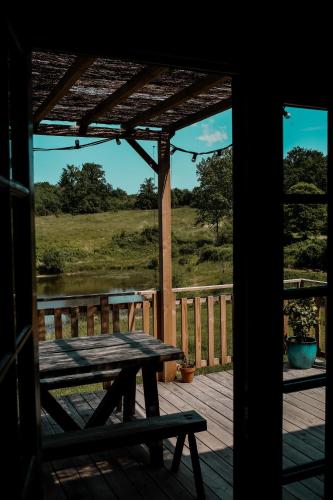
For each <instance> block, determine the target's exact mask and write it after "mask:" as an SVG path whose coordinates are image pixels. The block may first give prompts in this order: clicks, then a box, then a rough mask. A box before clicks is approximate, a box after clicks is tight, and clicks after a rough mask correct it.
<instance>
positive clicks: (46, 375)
mask: <svg viewBox="0 0 333 500" xmlns="http://www.w3.org/2000/svg"><path fill="white" fill-rule="evenodd" d="M183 357H184V353H183V352H182V351H181V349H179V348H178V347H174V346H171V345H168V344H164V343H163V342H161V341H160V340H158V339H156V338H154V337H152V336H150V335H147V334H145V333H142V332H135V333H132V332H131V333H113V334H110V335H105V334H104V335H101V336H96V337H77V338H71V339H61V340H51V341H44V342H41V343H40V344H39V367H40V380H41V404H42V406H43V408H44V409H45V410H46V411H47V412H48V413H49V414H50V415H51V416H52V417H53V418H54V420H55V421H56V422H57V423H58V424H59V425H60V426H61V427H62V428H63V429H64V430H65V431H72V430H79V429H80V427H79V426H78V424H77V423H76V422H75V421H74V420H73V418H72V417H71V416H70V415H69V414H68V413H67V412H66V411H65V409H64V408H63V407H62V406H61V404H60V403H59V402H58V401H57V399H56V398H55V397H54V396H53V395H52V394H51V392H50V387H52V381H56V380H58V379H61V378H64V377H65V378H66V377H67V378H69V379H70V377H71V376H72V377H75V379H76V385H80V384H79V382H80V376H82V378H84V377H86V376H87V374H97V375H96V377H95V381H97V380H98V376H99V374H101V377H102V376H103V374H105V373H109V372H113V371H114V370H118V371H116V372H115V378H114V382H113V383H112V385H111V387H110V388H109V389H108V390H107V391H106V393H105V396H104V397H103V399H102V400H101V402H100V404H99V405H98V407H97V408H96V409H95V411H94V412H93V414H92V416H91V417H90V419H89V420H88V422H87V424H86V426H85V427H86V428H91V427H95V426H100V425H104V424H105V423H106V421H107V419H108V418H109V416H110V415H111V413H112V411H113V410H114V408H115V407H116V406H117V404H118V403H119V400H120V398H121V397H122V396H124V401H125V402H124V420H127V421H128V420H130V419H131V417H132V416H133V415H134V410H135V387H136V376H137V373H138V371H139V370H141V372H142V380H143V389H144V397H145V408H146V416H147V417H154V416H159V415H160V408H159V399H158V387H157V372H159V371H161V370H162V366H163V363H164V362H166V361H173V360H178V359H181V358H183ZM101 380H102V378H101ZM151 456H152V460H154V461H157V462H163V458H162V457H163V450H162V446H161V444H160V443H159V444H156V445H155V446H153V447H151Z"/></svg>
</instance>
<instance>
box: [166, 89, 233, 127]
mask: <svg viewBox="0 0 333 500" xmlns="http://www.w3.org/2000/svg"><path fill="white" fill-rule="evenodd" d="M231 107H232V98H231V97H229V98H227V99H223V101H221V102H218V103H216V104H212V105H211V106H208V107H205V108H204V109H202V110H201V111H198V112H197V113H193V114H190V115H188V116H185V117H184V118H181V119H180V120H178V121H176V122H174V123H172V124H171V125H169V126H168V127H166V128H165V129H164V130H167V131H170V132H175V131H176V130H180V129H181V128H184V127H188V126H189V125H193V123H196V122H199V121H201V120H205V119H206V118H209V117H210V116H213V115H216V114H217V113H222V112H223V111H226V110H227V109H230V108H231Z"/></svg>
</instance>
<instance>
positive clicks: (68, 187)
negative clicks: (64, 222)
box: [35, 163, 193, 215]
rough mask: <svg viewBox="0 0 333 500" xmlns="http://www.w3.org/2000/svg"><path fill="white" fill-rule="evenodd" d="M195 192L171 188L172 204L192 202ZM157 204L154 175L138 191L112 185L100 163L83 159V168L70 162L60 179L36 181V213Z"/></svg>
mask: <svg viewBox="0 0 333 500" xmlns="http://www.w3.org/2000/svg"><path fill="white" fill-rule="evenodd" d="M192 202H193V192H192V191H191V190H189V189H179V188H175V189H172V206H173V208H177V207H182V206H188V205H192ZM157 206H158V195H157V187H156V185H155V183H154V179H153V178H152V177H149V178H146V179H145V180H144V182H143V183H142V184H141V185H140V187H139V190H138V192H137V193H136V194H128V193H127V192H126V191H125V190H123V189H120V188H113V186H112V185H111V184H110V183H108V182H107V180H106V178H105V172H104V170H103V167H102V166H101V165H98V164H96V163H84V164H83V165H82V167H81V168H79V167H76V166H74V165H67V166H66V167H65V168H63V170H62V173H61V176H60V179H59V182H58V183H57V184H50V183H49V182H37V183H36V184H35V211H36V215H52V214H55V215H59V214H62V213H63V214H72V215H78V214H93V213H99V212H109V211H111V212H112V211H117V210H131V209H140V210H151V209H156V208H157Z"/></svg>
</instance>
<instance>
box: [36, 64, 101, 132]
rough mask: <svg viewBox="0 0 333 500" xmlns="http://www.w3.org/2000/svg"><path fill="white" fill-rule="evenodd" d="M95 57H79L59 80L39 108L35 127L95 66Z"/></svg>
mask: <svg viewBox="0 0 333 500" xmlns="http://www.w3.org/2000/svg"><path fill="white" fill-rule="evenodd" d="M95 59H96V58H95V57H86V56H78V57H77V58H76V59H75V61H74V63H73V64H72V65H71V66H70V67H69V68H68V70H67V71H66V73H65V74H64V76H63V77H62V78H61V79H60V80H59V82H58V83H57V84H56V86H55V87H54V88H53V90H52V91H51V92H50V94H49V95H48V96H47V98H46V99H45V101H44V102H43V103H42V104H41V105H40V106H39V108H38V109H37V111H36V112H35V114H34V116H33V123H34V125H38V124H39V122H40V121H41V120H43V119H44V118H45V117H46V116H47V115H48V113H49V112H50V111H51V110H52V109H53V108H54V107H55V106H56V104H57V103H58V102H59V101H60V99H61V98H62V97H63V96H64V95H65V94H66V93H67V92H68V91H69V89H70V88H71V87H72V86H73V85H74V84H75V83H76V82H77V81H78V80H79V79H80V78H81V76H82V75H83V73H84V72H85V71H86V70H87V69H88V68H89V67H90V66H91V65H92V64H93V62H94V61H95Z"/></svg>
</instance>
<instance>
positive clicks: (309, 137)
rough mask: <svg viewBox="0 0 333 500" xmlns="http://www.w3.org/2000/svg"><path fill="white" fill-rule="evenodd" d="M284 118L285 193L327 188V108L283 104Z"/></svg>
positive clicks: (320, 191)
mask: <svg viewBox="0 0 333 500" xmlns="http://www.w3.org/2000/svg"><path fill="white" fill-rule="evenodd" d="M284 116H285V119H284V121H283V141H284V189H285V193H297V194H306V193H310V194H319V193H324V192H326V188H327V170H326V169H327V112H326V111H322V110H314V109H305V108H295V107H286V108H284Z"/></svg>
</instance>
